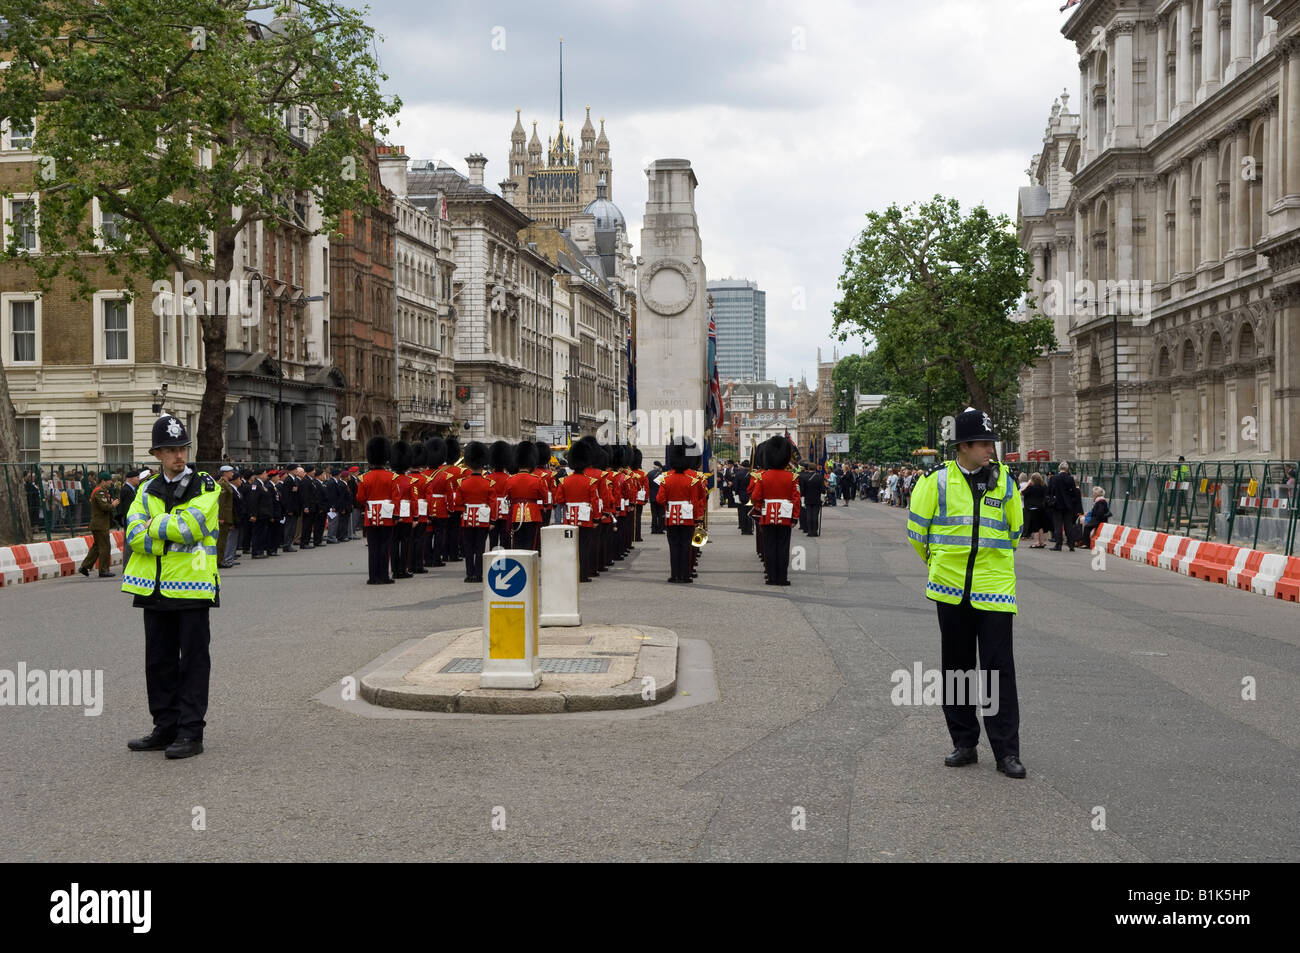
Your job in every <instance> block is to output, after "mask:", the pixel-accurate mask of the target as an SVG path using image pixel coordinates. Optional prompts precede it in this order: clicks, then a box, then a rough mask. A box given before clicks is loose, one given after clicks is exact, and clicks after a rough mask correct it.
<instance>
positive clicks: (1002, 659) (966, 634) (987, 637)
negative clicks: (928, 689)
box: [935, 602, 1020, 759]
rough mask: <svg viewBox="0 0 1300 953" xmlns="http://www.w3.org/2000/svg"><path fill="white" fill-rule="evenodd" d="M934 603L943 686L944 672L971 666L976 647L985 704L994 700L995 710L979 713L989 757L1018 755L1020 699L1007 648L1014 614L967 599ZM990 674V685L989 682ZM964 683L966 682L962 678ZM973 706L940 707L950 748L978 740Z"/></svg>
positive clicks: (1014, 672)
mask: <svg viewBox="0 0 1300 953" xmlns="http://www.w3.org/2000/svg"><path fill="white" fill-rule="evenodd" d="M935 606H936V607H937V608H938V611H939V633H940V636H941V637H942V639H943V656H942V665H943V671H944V685H945V687H946V686H947V685H948V684H949V676H948V674H947V673H948V672H950V671H957V672H962V673H966V672H970V671H973V670H974V669H975V664H976V663H975V649H976V647H977V646H978V647H979V668H980V674H979V678H980V683H981V684H982V685H985V686H987V691H988V703H989V704H990V706H991V704H992V702H993V700H994V699H995V698H996V700H997V713H996V714H986V715H985V716H984V730H985V731H986V732H987V733H988V736H989V746H990V747H991V748H992V749H993V757H995V758H998V759H1002V758H1006V757H1009V756H1012V755H1014V756H1015V757H1017V758H1018V757H1020V702H1019V700H1018V698H1017V696H1016V663H1015V659H1014V658H1013V657H1012V652H1011V623H1012V621H1013V620H1014V619H1015V614H1014V613H1012V612H990V611H988V610H985V609H976V608H974V607H973V606H972V605H971V604H970V603H969V602H964V603H962V604H961V605H949V604H948V603H946V602H936V603H935ZM990 673H992V674H990ZM994 678H996V680H997V682H996V687H995V686H994V683H993V681H992V679H994ZM986 680H987V681H986ZM965 683H966V684H969V682H968V681H967V682H965ZM994 691H996V692H997V694H996V695H994V694H993V693H994ZM944 700H945V701H948V700H949V699H947V698H945V699H944ZM966 700H967V701H970V699H966ZM975 708H976V705H974V704H966V705H948V704H945V705H944V706H943V717H944V719H945V720H946V721H947V722H948V733H949V734H950V735H952V743H953V745H954V746H956V747H959V748H974V747H975V746H976V745H977V744H978V743H979V740H980V724H979V719H978V718H977V717H976V714H975Z"/></svg>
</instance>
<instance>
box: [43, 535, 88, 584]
mask: <svg viewBox="0 0 1300 953" xmlns="http://www.w3.org/2000/svg"><path fill="white" fill-rule="evenodd" d="M70 542H72V540H67V539H55V540H51V541H50V552H51V553H53V555H54V561H55V562H56V563H58V564H59V575H60V576H71V575H72V574H73V573H74V572H76V571H77V563H74V562H73V561H72V556H71V555H70V554H69V553H68V543H70ZM85 557H86V554H85V553H82V554H81V558H82V559H84V558H85Z"/></svg>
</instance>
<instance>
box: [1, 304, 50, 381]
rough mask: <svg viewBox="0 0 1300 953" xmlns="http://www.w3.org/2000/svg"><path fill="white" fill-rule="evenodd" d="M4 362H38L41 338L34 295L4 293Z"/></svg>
mask: <svg viewBox="0 0 1300 953" xmlns="http://www.w3.org/2000/svg"><path fill="white" fill-rule="evenodd" d="M4 319H5V331H4V334H5V341H4V344H5V347H4V362H5V363H6V364H37V363H40V355H41V338H40V321H39V313H38V306H37V301H36V298H35V296H34V295H22V296H18V295H13V296H11V295H5V296H4Z"/></svg>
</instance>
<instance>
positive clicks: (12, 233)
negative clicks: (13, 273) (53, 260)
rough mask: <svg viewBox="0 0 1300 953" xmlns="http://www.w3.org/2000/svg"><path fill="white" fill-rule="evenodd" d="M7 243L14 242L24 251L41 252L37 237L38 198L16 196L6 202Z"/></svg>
mask: <svg viewBox="0 0 1300 953" xmlns="http://www.w3.org/2000/svg"><path fill="white" fill-rule="evenodd" d="M5 204H6V206H8V207H7V208H6V210H5V211H6V212H7V214H6V215H5V242H6V244H7V243H8V242H9V241H11V240H12V241H14V242H16V243H17V245H18V247H19V248H20V249H22V250H24V251H30V252H35V251H39V250H40V245H39V240H38V239H37V236H36V223H37V218H36V215H37V207H36V197H35V196H34V195H32V196H14V197H13V198H11V199H8V200H7V201H6V202H5Z"/></svg>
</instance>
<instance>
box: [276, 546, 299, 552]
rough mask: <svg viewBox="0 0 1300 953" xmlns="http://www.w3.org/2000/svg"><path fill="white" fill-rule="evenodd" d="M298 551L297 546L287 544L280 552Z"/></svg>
mask: <svg viewBox="0 0 1300 953" xmlns="http://www.w3.org/2000/svg"><path fill="white" fill-rule="evenodd" d="M297 551H298V547H297V546H286V547H284V549H282V550H280V552H282V553H296V552H297Z"/></svg>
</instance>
